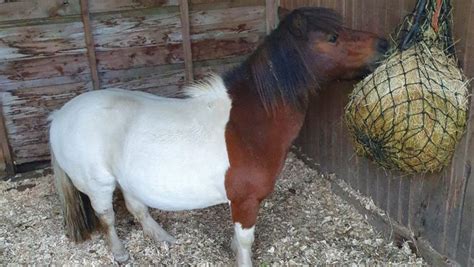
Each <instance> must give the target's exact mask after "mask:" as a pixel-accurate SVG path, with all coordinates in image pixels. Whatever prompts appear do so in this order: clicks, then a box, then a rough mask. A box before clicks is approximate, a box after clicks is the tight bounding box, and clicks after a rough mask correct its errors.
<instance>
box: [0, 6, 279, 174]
mask: <svg viewBox="0 0 474 267" xmlns="http://www.w3.org/2000/svg"><path fill="white" fill-rule="evenodd" d="M180 1H181V0H160V1H150V0H100V1H87V0H66V1H64V0H28V1H27V0H13V1H8V0H7V1H4V0H3V1H2V0H0V97H1V104H2V106H1V107H2V112H3V115H4V116H3V119H4V130H5V132H6V138H3V139H5V140H6V141H7V142H8V144H7V145H6V146H5V142H6V141H5V140H0V141H1V143H2V149H3V150H5V149H7V150H8V148H10V151H6V152H9V153H0V156H3V154H5V156H4V157H3V158H6V159H7V165H8V159H9V158H10V161H13V162H14V163H15V164H17V165H18V164H23V163H29V162H35V161H41V160H46V159H48V158H49V153H48V144H47V141H48V140H47V119H46V118H47V115H48V114H49V113H50V112H51V111H52V110H55V109H57V108H59V107H60V106H61V105H62V104H63V103H65V102H66V101H67V100H69V99H71V98H72V97H73V96H75V95H78V94H80V93H82V92H85V91H88V90H92V89H93V88H94V75H96V76H98V80H97V81H95V83H97V85H98V87H99V88H110V87H116V88H117V87H118V88H125V89H131V90H143V91H148V92H152V93H157V94H167V93H169V92H171V91H176V90H178V88H179V87H180V86H182V85H183V84H184V83H185V82H186V79H185V65H190V63H191V62H187V63H186V62H185V58H186V56H185V50H183V36H184V38H186V35H183V31H182V30H183V27H181V23H182V21H183V19H185V21H186V23H189V28H187V29H188V31H189V32H190V36H189V39H190V40H191V45H190V52H191V54H192V57H190V59H192V61H194V64H193V66H194V68H193V69H192V70H191V72H193V74H194V75H195V76H196V77H197V78H199V77H200V76H202V75H203V74H204V73H206V72H208V71H209V70H213V71H217V72H219V71H222V70H224V69H227V68H229V67H230V66H233V65H234V64H236V63H238V62H240V61H241V60H242V59H243V58H244V57H245V56H246V55H247V54H249V53H250V52H251V51H253V50H254V49H255V47H256V45H257V44H258V43H259V41H260V40H261V39H262V37H263V36H264V35H265V32H266V24H265V18H266V13H265V10H266V6H265V4H266V2H267V4H268V3H270V2H273V1H263V0H258V1H249V0H239V1H233V0H220V1H216V0H190V1H188V2H189V11H187V10H184V11H183V9H181V11H180V5H179V3H180ZM81 3H82V4H83V6H82V9H81ZM87 3H88V4H89V6H88V10H87V9H86V10H84V4H87ZM185 3H187V2H185ZM267 8H268V6H267ZM81 10H82V11H81ZM183 12H189V13H188V14H183ZM87 37H90V40H91V41H92V43H91V45H90V46H89V47H88V46H87V45H86V39H87ZM185 45H186V42H185ZM184 47H186V46H184ZM94 57H95V58H96V59H95V60H94ZM0 122H1V121H0ZM0 126H2V124H1V123H0ZM1 130H2V127H0V139H2V138H1V137H2V131H1ZM3 136H4V135H3ZM4 137H5V136H4ZM3 150H2V152H3ZM0 159H2V157H0ZM2 162H4V161H2ZM0 167H2V166H0ZM4 168H5V167H4Z"/></svg>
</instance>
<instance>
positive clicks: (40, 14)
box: [0, 0, 101, 22]
mask: <svg viewBox="0 0 474 267" xmlns="http://www.w3.org/2000/svg"><path fill="white" fill-rule="evenodd" d="M94 2H101V1H94ZM79 10H80V9H79V1H78V0H68V1H64V0H29V1H26V0H20V1H13V2H3V3H1V2H0V22H4V21H14V20H25V19H39V18H56V17H61V16H69V15H78V14H79V12H80V11H79Z"/></svg>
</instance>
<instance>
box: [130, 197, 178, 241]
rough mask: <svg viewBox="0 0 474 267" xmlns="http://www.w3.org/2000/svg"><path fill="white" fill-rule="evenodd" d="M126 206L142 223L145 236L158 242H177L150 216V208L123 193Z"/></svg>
mask: <svg viewBox="0 0 474 267" xmlns="http://www.w3.org/2000/svg"><path fill="white" fill-rule="evenodd" d="M123 196H124V199H125V205H126V206H127V209H128V211H130V213H131V214H132V215H133V216H134V217H135V218H136V219H137V220H138V221H139V222H140V224H141V225H142V227H143V232H144V233H145V235H148V236H149V237H151V238H153V240H155V241H156V242H163V241H164V242H168V243H170V244H172V243H174V242H176V239H175V238H174V237H172V236H171V235H170V234H168V233H167V232H166V231H165V230H164V229H163V228H161V226H160V225H159V224H158V223H157V222H156V221H155V220H154V219H153V218H152V217H151V216H150V213H149V212H148V207H147V206H145V205H144V204H143V203H141V202H140V201H139V200H137V199H135V198H134V197H132V196H130V195H129V194H127V193H125V192H123Z"/></svg>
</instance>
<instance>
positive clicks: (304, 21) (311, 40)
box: [279, 7, 389, 81]
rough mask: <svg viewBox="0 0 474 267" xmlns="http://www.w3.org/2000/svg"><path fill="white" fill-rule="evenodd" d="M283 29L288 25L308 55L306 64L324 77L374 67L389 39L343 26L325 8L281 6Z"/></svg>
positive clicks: (358, 73)
mask: <svg viewBox="0 0 474 267" xmlns="http://www.w3.org/2000/svg"><path fill="white" fill-rule="evenodd" d="M279 16H280V19H281V23H280V26H279V27H280V28H281V29H280V30H282V31H283V30H284V29H286V30H287V32H288V33H289V34H290V35H291V37H290V38H293V39H294V41H295V42H297V43H299V49H300V50H301V53H302V54H303V55H304V56H305V57H304V59H305V60H306V64H307V67H308V68H309V70H310V71H311V72H313V73H314V74H315V75H317V78H319V79H320V80H324V81H331V80H339V79H356V78H361V77H362V76H364V75H366V74H368V73H369V72H371V71H373V70H374V69H375V67H376V66H377V65H378V63H379V62H380V60H381V58H382V56H383V55H384V54H385V53H386V52H387V50H388V48H389V43H388V42H387V40H385V39H382V38H379V37H378V36H377V35H375V34H373V33H369V32H364V31H355V30H352V29H349V28H346V27H343V26H342V23H341V17H340V16H339V15H338V14H337V13H336V12H335V11H333V10H331V9H326V8H312V7H306V8H300V9H295V10H294V11H292V12H289V11H288V10H286V9H282V8H280V9H279Z"/></svg>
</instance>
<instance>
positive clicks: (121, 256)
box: [113, 252, 130, 263]
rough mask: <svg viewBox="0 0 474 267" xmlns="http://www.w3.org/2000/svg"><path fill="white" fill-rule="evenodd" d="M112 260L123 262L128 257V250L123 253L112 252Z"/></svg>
mask: <svg viewBox="0 0 474 267" xmlns="http://www.w3.org/2000/svg"><path fill="white" fill-rule="evenodd" d="M113 255H114V260H115V261H116V262H118V263H125V262H126V261H128V259H129V258H130V257H129V255H128V252H125V253H113Z"/></svg>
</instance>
